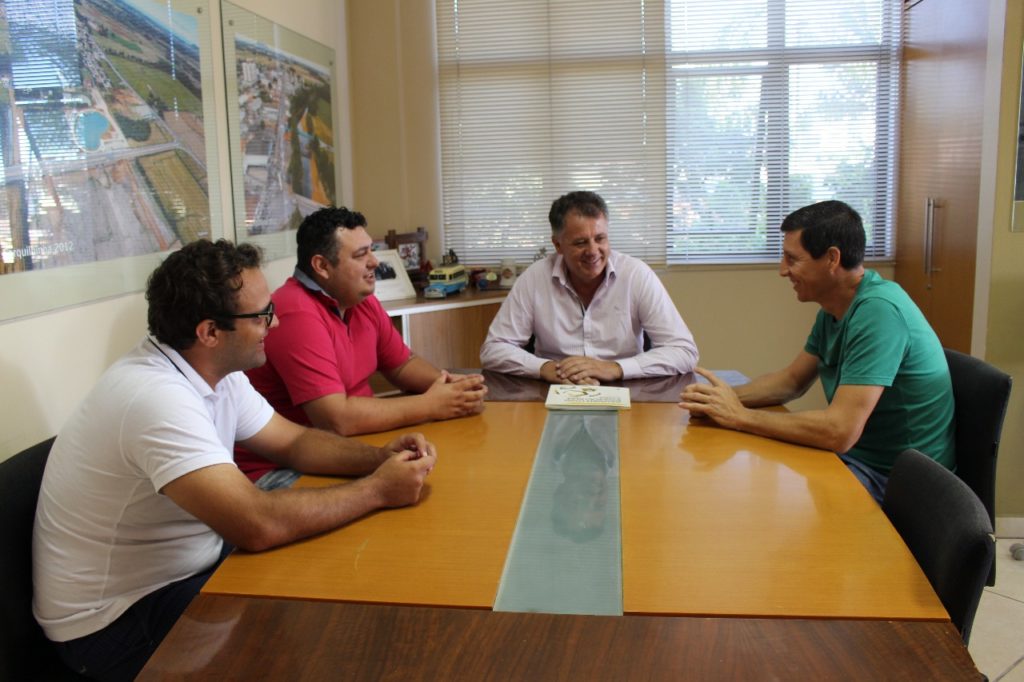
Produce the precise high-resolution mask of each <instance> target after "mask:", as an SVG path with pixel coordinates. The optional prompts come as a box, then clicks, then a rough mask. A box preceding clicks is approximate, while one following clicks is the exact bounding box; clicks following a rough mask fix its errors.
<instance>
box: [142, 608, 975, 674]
mask: <svg viewBox="0 0 1024 682" xmlns="http://www.w3.org/2000/svg"><path fill="white" fill-rule="evenodd" d="M138 679H139V680H143V681H148V680H196V679H211V680H213V679H215V680H249V679H268V680H293V679H301V680H339V679H360V680H630V679H632V680H656V679H664V680H685V679H689V680H712V681H713V680H803V679H814V680H821V679H830V680H870V681H871V682H874V681H875V680H882V679H888V680H939V679H941V680H978V679H980V675H979V674H978V671H977V669H976V668H975V666H974V664H973V662H972V661H971V658H970V656H969V655H968V653H967V649H966V648H965V647H964V646H963V644H962V642H961V640H960V635H959V634H958V633H957V631H956V628H954V627H953V625H952V624H951V623H949V622H948V621H946V622H941V623H940V622H909V621H884V620H830V619H826V620H820V619H819V620H796V619H784V618H771V619H746V618H659V617H652V616H628V617H607V616H558V615H550V614H538V613H491V612H487V611H479V610H467V609H442V608H430V607H407V606H370V605H366V604H345V603H337V602H315V601H292V600H286V599H259V598H246V597H224V596H215V595H207V594H201V595H199V596H198V597H197V598H196V599H195V600H194V601H193V602H192V604H191V605H190V606H189V608H188V610H187V611H186V612H185V614H184V616H182V618H181V619H180V620H179V621H178V623H177V624H176V625H175V626H174V629H173V630H171V632H170V634H169V635H168V636H167V638H166V639H165V640H164V641H163V644H161V646H160V648H159V649H158V650H157V652H156V653H155V654H154V655H153V657H152V658H151V659H150V661H149V663H147V664H146V668H145V669H144V670H143V671H142V674H141V675H140V676H139V677H138Z"/></svg>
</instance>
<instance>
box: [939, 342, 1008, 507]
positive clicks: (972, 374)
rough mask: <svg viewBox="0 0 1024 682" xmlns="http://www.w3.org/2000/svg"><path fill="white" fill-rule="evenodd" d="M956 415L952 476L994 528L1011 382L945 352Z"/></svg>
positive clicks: (964, 357) (966, 358) (985, 365)
mask: <svg viewBox="0 0 1024 682" xmlns="http://www.w3.org/2000/svg"><path fill="white" fill-rule="evenodd" d="M946 362H947V363H948V364H949V375H950V378H951V379H952V380H953V400H954V402H955V403H956V407H955V408H954V410H955V414H956V473H957V476H959V477H960V478H961V479H963V481H964V483H966V484H967V485H968V486H970V488H971V490H973V491H974V494H975V495H977V496H978V498H979V499H981V502H982V504H984V505H985V510H986V511H987V512H988V517H989V521H991V522H992V524H993V525H994V524H995V520H996V517H995V489H996V457H997V455H998V454H999V438H1000V434H1001V432H1002V430H1003V418H1004V417H1005V416H1006V405H1007V403H1008V402H1009V401H1010V386H1011V384H1012V382H1013V380H1012V379H1011V378H1010V376H1009V375H1007V374H1004V373H1003V372H1001V371H999V370H998V369H996V368H995V367H993V366H992V365H990V364H988V363H987V362H985V361H983V360H979V359H978V358H975V357H971V356H970V355H965V354H963V353H960V352H957V351H955V350H950V349H948V348H947V349H946Z"/></svg>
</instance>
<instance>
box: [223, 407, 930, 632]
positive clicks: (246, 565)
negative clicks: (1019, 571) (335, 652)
mask: <svg viewBox="0 0 1024 682" xmlns="http://www.w3.org/2000/svg"><path fill="white" fill-rule="evenodd" d="M545 416H546V411H545V409H544V406H543V405H542V404H540V403H488V405H487V409H486V410H485V412H484V413H483V414H481V415H478V416H475V417H469V418H466V419H461V420H455V421H449V422H440V423H433V424H425V425H422V426H421V427H420V428H421V430H422V431H423V432H424V433H425V434H426V435H427V437H428V438H429V439H431V440H432V441H433V442H434V443H435V444H436V445H437V446H438V449H439V452H440V461H439V463H438V466H437V468H436V469H435V470H434V472H433V474H432V475H431V477H430V479H429V485H430V489H429V491H428V494H427V496H426V498H425V499H424V500H423V501H421V503H420V504H419V505H418V506H416V507H411V508H406V509H400V510H391V511H386V512H381V513H378V514H374V515H372V516H370V517H368V518H365V519H363V520H360V521H358V522H356V523H353V524H351V525H350V526H348V527H346V528H341V529H338V530H336V531H333V532H330V533H325V534H324V535H321V536H319V537H316V538H313V539H310V540H307V541H305V542H300V543H297V544H294V545H290V546H287V547H282V548H279V549H276V550H271V551H269V552H264V553H261V554H237V553H236V554H235V555H232V556H231V557H229V558H228V560H227V561H225V562H224V564H223V565H222V566H221V567H220V569H218V570H217V572H216V573H215V574H214V576H213V577H212V578H211V579H210V581H209V582H208V583H207V584H206V587H205V588H204V592H205V593H208V594H234V595H246V596H264V597H289V598H294V599H312V600H329V601H351V602H369V603H391V604H420V605H437V606H468V607H476V608H482V609H489V608H491V606H492V605H493V603H494V597H495V595H496V591H497V586H498V582H499V580H500V577H501V571H502V567H503V563H504V556H505V552H506V550H507V548H508V545H509V541H510V539H511V536H512V532H513V529H514V524H515V521H516V518H517V515H518V510H519V505H520V501H521V498H522V495H523V491H524V489H525V486H526V482H527V480H528V477H529V472H530V467H531V463H532V460H533V455H534V452H535V450H536V447H537V443H538V440H539V436H540V433H541V430H542V428H543V424H544V418H545ZM619 434H620V491H621V493H620V494H621V507H622V552H623V556H622V562H623V606H624V608H625V611H626V612H627V613H634V614H676V615H700V616H704V615H742V616H750V617H766V616H767V617H801V618H802V617H809V616H814V617H831V618H877V619H901V620H947V616H946V613H945V611H944V610H943V609H942V606H941V604H940V603H939V601H938V599H937V597H936V596H935V594H934V592H933V591H932V589H931V586H930V585H929V584H928V582H927V580H926V579H925V577H924V575H923V574H922V573H921V571H920V569H919V568H918V566H917V564H916V562H915V561H914V559H913V557H912V555H911V554H910V552H909V550H907V548H906V547H905V545H904V544H903V542H902V541H901V540H900V538H899V535H898V534H897V533H896V531H895V530H894V529H893V528H892V526H891V525H890V524H889V522H888V520H887V519H886V518H885V515H884V514H883V513H882V511H881V510H880V509H879V508H878V506H877V505H876V504H874V502H872V501H871V499H870V497H869V496H868V495H867V493H866V492H865V491H864V490H863V489H862V488H861V486H860V484H859V483H857V481H856V480H855V479H854V478H853V476H852V475H850V473H849V472H848V471H847V470H846V468H845V467H844V466H843V465H842V464H841V463H840V462H839V460H838V459H837V458H836V457H834V456H832V455H831V454H828V453H823V452H821V451H817V450H812V449H808V448H801V447H795V446H792V445H787V444H784V443H780V442H777V441H772V440H769V439H765V438H760V437H757V436H749V435H745V434H740V433H735V432H732V431H726V430H723V429H719V428H717V427H714V426H710V425H707V424H702V425H699V424H696V423H695V424H689V423H688V418H687V413H686V412H683V411H682V410H679V409H678V408H677V407H676V406H675V405H673V404H668V403H639V404H635V405H634V406H633V409H631V410H629V411H626V412H623V413H622V414H621V415H620V419H619ZM393 435H394V432H392V433H388V434H379V435H376V436H367V437H366V440H367V441H369V442H373V443H384V442H386V441H387V440H389V439H390V438H391V437H393ZM326 482H329V481H328V480H327V479H313V478H308V479H306V478H304V479H303V484H312V485H316V484H324V483H326Z"/></svg>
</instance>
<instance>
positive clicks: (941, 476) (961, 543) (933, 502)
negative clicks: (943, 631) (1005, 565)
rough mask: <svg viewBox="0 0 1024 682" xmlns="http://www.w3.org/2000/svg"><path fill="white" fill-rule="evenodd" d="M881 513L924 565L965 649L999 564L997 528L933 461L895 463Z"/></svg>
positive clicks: (918, 458) (913, 458) (909, 454)
mask: <svg viewBox="0 0 1024 682" xmlns="http://www.w3.org/2000/svg"><path fill="white" fill-rule="evenodd" d="M882 509H883V510H884V511H885V514H886V516H888V517H889V520H890V521H891V522H892V525H893V526H895V527H896V530H897V531H898V532H899V534H900V536H901V537H902V538H903V541H904V542H905V543H907V547H909V548H910V551H911V552H912V553H913V555H914V558H915V559H917V563H918V564H919V565H920V566H921V570H923V571H924V574H925V576H927V577H928V581H929V582H930V583H931V584H932V587H933V588H934V589H935V593H936V594H937V595H938V596H939V599H940V600H941V601H942V605H943V606H944V607H946V611H947V612H948V613H949V617H950V619H951V620H952V621H953V624H954V625H956V627H957V629H958V630H959V631H960V634H961V635H962V636H963V639H964V643H965V644H966V643H967V642H968V640H969V639H970V636H971V625H972V624H973V623H974V614H975V613H976V612H977V610H978V601H979V600H980V599H981V592H982V590H984V589H985V579H986V578H987V577H988V573H989V569H990V568H991V567H992V563H993V562H994V560H995V540H994V539H993V538H992V523H991V522H990V521H989V518H988V514H987V512H986V511H985V507H984V505H982V503H981V501H980V500H979V499H978V496H977V495H975V494H974V492H973V491H972V490H971V489H970V488H969V487H967V484H966V483H964V482H963V481H962V480H960V479H959V478H958V477H957V476H955V475H954V474H953V473H952V472H950V471H949V470H948V469H946V467H944V466H942V465H941V464H939V463H938V462H936V461H935V460H933V459H931V458H930V457H928V456H926V455H923V454H921V453H920V452H918V451H917V450H906V451H904V452H903V453H901V454H900V456H899V457H898V458H897V459H896V464H895V465H894V466H893V468H892V472H891V473H890V474H889V483H888V484H887V485H886V488H885V497H884V499H883V500H882Z"/></svg>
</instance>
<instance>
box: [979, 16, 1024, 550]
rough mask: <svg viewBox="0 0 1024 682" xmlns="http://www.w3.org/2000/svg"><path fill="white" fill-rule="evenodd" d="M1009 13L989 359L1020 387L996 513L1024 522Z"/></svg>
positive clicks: (1023, 283) (1023, 381) (1022, 245)
mask: <svg viewBox="0 0 1024 682" xmlns="http://www.w3.org/2000/svg"><path fill="white" fill-rule="evenodd" d="M1006 10H1007V11H1006V21H1005V27H1006V28H1005V31H1006V32H1005V36H1004V37H1005V39H1004V45H1003V66H1002V74H1003V77H1002V85H1001V87H1002V92H1001V102H1002V106H1001V107H1000V112H999V113H1000V115H999V143H998V150H999V153H998V158H997V161H996V173H995V178H996V180H995V202H994V204H995V205H994V207H993V219H992V253H991V259H992V265H991V281H990V286H989V305H988V326H987V327H988V328H987V344H986V353H985V357H986V359H987V360H988V361H989V362H991V363H992V364H994V365H996V366H997V367H999V368H1001V369H1002V370H1003V371H1005V372H1008V373H1009V374H1011V375H1012V376H1013V378H1014V381H1015V383H1016V385H1015V386H1014V388H1013V392H1012V394H1011V397H1010V407H1009V410H1008V411H1007V414H1006V422H1005V425H1004V426H1003V444H1002V447H1001V448H1000V451H999V457H1000V459H999V471H998V477H997V481H996V483H997V486H996V504H997V513H998V514H999V516H1013V517H1024V420H1022V419H1021V416H1022V415H1024V233H1022V232H1010V224H1011V217H1012V205H1013V184H1014V169H1015V164H1016V149H1017V144H1016V141H1017V110H1018V106H1019V102H1020V99H1019V98H1020V66H1021V49H1022V43H1024V1H1022V0H1009V2H1007V6H1006ZM1020 532H1021V531H1020V530H1017V531H1016V533H1015V535H1019V534H1020Z"/></svg>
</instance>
